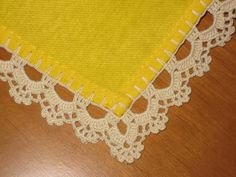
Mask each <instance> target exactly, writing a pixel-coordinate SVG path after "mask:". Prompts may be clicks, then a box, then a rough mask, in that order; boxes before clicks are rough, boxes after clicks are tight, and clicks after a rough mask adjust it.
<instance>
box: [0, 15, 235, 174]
mask: <svg viewBox="0 0 236 177" xmlns="http://www.w3.org/2000/svg"><path fill="white" fill-rule="evenodd" d="M206 19H208V20H206V21H205V22H202V23H201V24H200V26H199V28H201V26H202V27H206V26H207V25H209V24H210V23H211V22H210V20H209V19H210V17H209V18H206ZM188 50H189V46H187V44H186V46H184V47H182V48H181V50H180V52H179V53H178V56H179V57H180V58H181V57H183V56H186V55H187V53H188ZM211 55H212V58H213V60H212V63H211V65H210V68H211V70H210V71H209V72H208V73H206V74H205V75H204V76H203V77H202V78H194V79H192V80H191V82H190V85H191V87H192V94H191V100H190V102H189V103H187V104H184V105H183V106H182V107H172V108H170V110H169V112H168V117H169V119H170V120H169V122H168V124H167V129H166V130H164V131H163V132H161V133H160V134H158V135H151V136H149V137H148V138H147V139H146V141H145V142H144V145H145V150H144V151H143V153H142V156H141V158H140V159H139V160H137V161H135V162H134V163H133V164H131V165H126V164H122V163H119V162H118V161H117V160H116V159H114V158H112V157H111V155H110V153H109V149H108V147H107V146H106V145H105V143H103V142H100V143H98V144H82V143H81V142H80V141H79V139H78V138H76V136H75V134H74V132H73V130H72V127H71V126H70V125H63V126H61V127H57V126H49V125H47V122H46V120H44V119H43V118H42V117H41V115H40V111H41V110H40V107H39V105H37V104H32V105H31V106H24V105H19V104H16V103H15V102H14V101H13V99H12V98H11V97H10V96H9V93H8V89H9V86H8V85H7V84H6V83H4V82H1V81H0V177H235V176H236V35H234V37H233V39H232V40H231V41H230V42H228V43H227V44H226V46H225V47H223V48H215V49H214V50H212V52H211ZM29 72H31V71H29ZM32 72H33V71H32ZM167 82H168V76H160V78H159V79H158V81H157V83H158V84H157V85H158V86H164V85H165V84H168V83H167ZM65 95H68V94H67V93H65ZM66 97H68V96H66ZM140 102H141V103H139V104H137V106H136V107H135V108H133V109H134V111H142V109H144V108H143V107H145V103H143V102H144V101H140ZM142 105H143V106H142ZM91 109H92V108H91ZM92 110H93V109H92ZM94 114H96V115H98V116H99V114H103V113H102V111H100V110H96V111H94Z"/></svg>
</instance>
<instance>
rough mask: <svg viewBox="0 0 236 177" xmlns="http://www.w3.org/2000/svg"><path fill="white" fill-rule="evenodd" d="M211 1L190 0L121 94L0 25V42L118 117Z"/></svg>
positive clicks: (170, 55) (137, 95)
mask: <svg viewBox="0 0 236 177" xmlns="http://www.w3.org/2000/svg"><path fill="white" fill-rule="evenodd" d="M211 2H212V0H193V3H192V5H191V6H190V7H189V8H188V9H187V10H186V13H185V14H184V15H183V17H182V18H181V19H180V21H178V22H177V23H176V25H175V26H174V27H173V29H172V30H171V32H170V33H169V34H168V36H167V38H166V39H165V41H163V45H162V46H161V47H160V48H158V49H157V50H156V52H154V54H153V55H152V56H151V57H150V60H149V61H147V62H146V64H145V65H143V66H142V67H141V69H140V70H138V72H137V74H134V76H135V78H134V79H133V80H132V81H129V83H131V84H129V86H128V87H127V86H126V87H123V88H122V92H121V93H115V92H112V91H111V90H108V89H105V88H101V87H99V86H97V85H96V84H94V83H92V82H90V81H89V80H87V79H86V78H84V77H82V76H81V75H78V73H77V72H76V71H74V70H71V69H69V68H66V67H65V66H63V65H62V63H58V62H56V61H55V60H53V58H52V57H51V56H48V55H47V54H45V53H44V52H43V51H41V50H39V49H37V48H36V47H35V46H33V45H32V44H31V43H29V42H28V41H25V40H24V39H22V38H21V37H20V36H18V35H17V34H15V33H14V32H13V31H10V30H9V29H7V28H6V27H5V26H3V25H0V45H3V46H6V47H7V48H8V49H9V50H11V52H12V53H14V52H16V53H17V54H18V55H19V56H20V57H22V58H23V59H26V60H28V62H29V63H30V64H31V65H32V66H33V67H34V68H35V69H37V70H38V71H39V72H42V73H44V74H45V73H46V74H47V75H49V76H50V77H52V78H53V79H56V80H59V82H60V83H62V85H65V86H67V87H66V88H69V90H70V91H72V92H74V93H77V92H78V93H79V94H80V95H81V96H83V97H84V98H85V99H89V100H91V102H93V103H95V104H96V105H98V106H100V107H102V108H103V109H105V110H106V109H108V110H111V111H112V112H113V113H114V114H115V115H117V116H119V117H121V116H122V115H123V114H124V113H125V112H126V111H127V110H128V109H129V108H130V107H131V105H132V103H134V101H135V100H137V99H138V97H139V96H140V95H141V93H142V92H143V91H144V90H145V89H146V88H147V86H148V85H149V84H150V83H151V82H152V81H153V79H154V78H156V76H157V75H158V74H159V73H161V71H162V70H163V68H164V66H165V64H166V63H167V62H168V61H169V59H170V58H171V57H172V56H173V55H174V53H175V52H176V51H177V50H178V48H179V47H180V45H181V43H182V42H183V41H184V40H185V38H186V36H187V34H188V33H189V32H190V30H191V29H192V28H193V27H194V26H195V24H196V23H197V21H198V20H199V19H200V17H201V16H202V14H204V12H205V11H206V9H207V7H208V6H209V4H210V3H211Z"/></svg>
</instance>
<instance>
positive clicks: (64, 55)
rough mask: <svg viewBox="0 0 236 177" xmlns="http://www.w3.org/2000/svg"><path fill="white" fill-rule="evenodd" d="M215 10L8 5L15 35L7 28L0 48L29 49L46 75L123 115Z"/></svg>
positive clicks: (104, 0)
mask: <svg viewBox="0 0 236 177" xmlns="http://www.w3.org/2000/svg"><path fill="white" fill-rule="evenodd" d="M210 2H211V0H202V1H200V0H168V1H164V0H49V1H47V0H37V1H35V0H1V4H0V24H2V25H4V26H6V27H7V29H9V30H12V31H14V33H12V32H11V31H9V30H6V29H5V28H4V27H1V29H0V43H1V44H5V43H6V41H7V40H9V41H8V42H9V48H10V49H11V50H15V49H16V48H17V47H19V46H21V50H20V55H21V56H22V57H27V56H28V55H29V54H30V53H31V54H32V56H31V58H30V63H31V64H32V65H35V64H36V63H37V62H38V60H39V59H40V60H41V61H42V63H41V65H40V67H39V70H40V71H42V72H45V71H46V70H47V69H48V68H49V67H52V71H51V72H50V76H52V77H53V78H55V77H56V76H58V75H59V74H60V72H62V73H63V75H62V78H61V82H62V83H64V84H66V83H68V82H70V81H72V84H71V86H70V88H71V89H72V90H74V91H77V90H78V89H79V88H81V87H82V88H83V89H82V92H81V94H82V96H84V97H85V98H87V97H89V96H90V95H91V94H93V102H95V103H97V104H100V103H102V104H103V105H104V106H105V107H106V108H108V109H114V112H115V113H116V114H117V115H122V114H123V113H124V112H125V110H126V109H127V108H128V107H129V106H130V104H131V103H132V102H133V100H134V99H135V98H137V96H138V95H139V94H140V92H141V91H142V90H143V89H145V88H146V86H147V84H148V83H147V81H148V82H150V81H151V80H152V79H153V78H154V77H155V75H156V74H157V73H156V72H159V71H160V70H161V68H162V67H163V63H165V62H167V61H168V60H169V59H170V56H169V55H168V54H167V53H168V52H170V53H173V52H174V51H175V50H176V49H177V47H178V46H179V43H181V42H182V40H183V39H184V37H185V35H184V34H187V33H188V32H189V31H190V30H191V25H193V24H194V23H195V22H196V21H197V20H198V19H199V15H200V14H201V13H203V12H204V10H205V9H206V8H207V5H208V4H209V3H210ZM186 21H187V22H189V24H188V23H186ZM183 33H184V34H183ZM16 34H17V35H16ZM19 36H20V37H21V38H20V37H19ZM173 41H174V42H173ZM34 46H35V47H34ZM36 48H37V49H36ZM157 58H158V60H159V61H158V60H156V59H157ZM160 61H161V62H160ZM114 106H115V108H114Z"/></svg>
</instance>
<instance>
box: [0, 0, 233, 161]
mask: <svg viewBox="0 0 236 177" xmlns="http://www.w3.org/2000/svg"><path fill="white" fill-rule="evenodd" d="M208 12H209V13H211V14H212V15H213V18H214V21H213V24H212V26H211V27H209V28H208V29H207V30H204V31H201V32H200V31H199V30H198V29H197V28H196V27H194V29H193V30H192V31H191V32H190V34H189V35H188V36H187V37H186V40H187V41H189V42H190V44H191V52H190V54H189V55H188V56H187V57H186V58H184V59H182V60H181V61H177V59H176V58H175V56H173V57H172V58H171V60H170V61H169V62H168V64H167V65H166V67H165V68H164V70H166V71H167V72H168V73H169V74H170V76H171V84H170V86H168V87H167V88H163V89H155V88H154V86H153V85H152V84H150V85H149V86H148V88H147V89H146V90H145V91H144V92H143V93H142V95H141V96H143V97H144V98H145V99H147V100H148V106H147V109H146V110H145V112H143V113H133V112H132V111H131V110H130V109H129V110H128V111H127V112H126V113H125V114H124V115H123V116H122V117H120V118H119V117H117V116H115V115H114V114H113V113H112V112H111V111H109V110H106V109H105V110H106V111H107V113H106V115H105V117H104V118H101V119H94V118H93V117H91V116H90V114H89V113H88V111H87V109H86V108H87V106H88V105H89V104H90V103H91V100H90V99H84V98H82V97H81V96H80V94H79V93H75V96H74V98H73V101H72V102H68V101H64V100H62V99H61V98H60V97H59V95H58V94H57V92H56V91H55V89H54V86H55V85H56V84H57V83H59V81H58V80H54V79H52V78H51V77H49V76H48V75H47V73H43V76H42V79H41V80H40V81H33V80H31V79H30V78H29V77H28V76H27V74H26V73H25V70H24V66H25V65H30V64H29V63H28V62H27V59H22V58H20V57H19V56H18V54H17V52H16V51H10V50H9V49H8V48H7V44H6V45H5V46H1V47H4V48H5V49H6V50H7V51H9V52H11V53H12V57H11V59H10V60H9V61H3V60H0V79H1V80H3V81H6V82H8V83H9V85H10V90H9V93H10V95H11V96H12V97H13V98H14V99H15V102H16V103H19V104H20V103H23V104H25V105H30V104H31V103H32V102H35V103H39V104H40V105H41V108H42V116H43V117H44V118H46V120H47V122H48V124H49V125H53V124H55V125H63V124H64V123H68V124H71V125H72V127H73V128H74V131H75V134H76V135H77V137H78V138H80V140H81V141H82V142H83V143H96V142H98V141H105V143H106V144H107V145H108V146H109V147H110V151H111V154H112V156H114V157H116V158H117V159H118V160H119V161H120V162H126V163H132V162H133V161H134V160H135V159H138V158H139V157H140V155H141V151H142V150H143V149H144V146H143V144H142V142H143V141H144V139H145V137H146V136H147V135H149V134H150V133H155V134H157V133H158V132H159V131H160V130H163V129H165V127H166V126H165V124H166V122H167V121H168V118H167V116H166V114H167V111H168V108H169V107H171V106H174V105H176V106H180V105H182V104H183V103H186V102H188V101H189V94H190V92H191V88H190V87H189V86H188V82H189V80H190V78H192V77H194V76H199V77H200V76H203V74H204V73H205V72H207V71H208V70H209V63H210V61H211V57H210V56H209V52H210V49H211V48H213V47H216V46H223V45H224V44H225V42H227V41H229V40H230V38H231V35H232V34H233V32H234V30H235V29H234V26H233V18H236V0H226V1H224V2H221V1H220V0H215V1H214V2H213V3H212V5H211V6H210V7H209V9H208ZM30 66H31V65H30ZM36 69H37V68H36ZM59 84H60V83H59ZM64 87H66V86H64ZM120 122H123V123H124V124H125V125H126V132H125V134H122V133H121V131H120V129H119V127H118V124H119V123H120Z"/></svg>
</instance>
